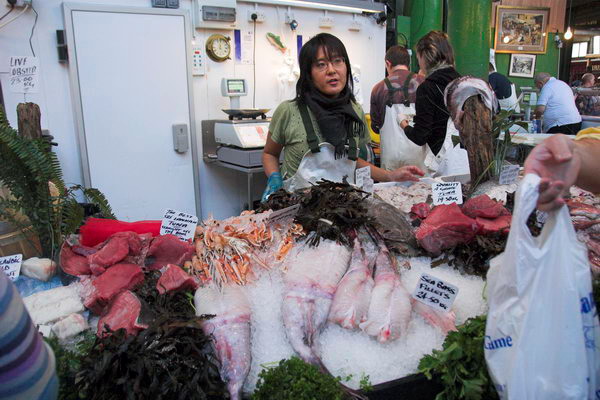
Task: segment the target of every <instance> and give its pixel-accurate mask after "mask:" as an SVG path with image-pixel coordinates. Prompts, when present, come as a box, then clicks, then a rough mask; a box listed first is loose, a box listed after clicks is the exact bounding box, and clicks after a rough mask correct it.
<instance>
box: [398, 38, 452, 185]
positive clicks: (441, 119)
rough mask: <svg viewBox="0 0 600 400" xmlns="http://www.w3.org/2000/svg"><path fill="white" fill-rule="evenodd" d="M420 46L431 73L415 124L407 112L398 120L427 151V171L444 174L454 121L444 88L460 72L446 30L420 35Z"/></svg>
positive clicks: (421, 90) (424, 64) (421, 92)
mask: <svg viewBox="0 0 600 400" xmlns="http://www.w3.org/2000/svg"><path fill="white" fill-rule="evenodd" d="M416 50H417V51H416V53H417V60H418V62H419V67H420V68H421V69H422V70H424V71H426V74H427V77H426V78H425V81H424V82H423V83H421V85H419V87H418V89H417V96H416V101H415V111H416V113H415V116H414V118H413V122H414V124H413V125H412V126H411V125H410V124H409V117H408V116H407V115H405V114H399V115H398V123H399V125H400V128H402V129H403V130H404V133H405V134H406V137H408V139H410V141H411V142H412V143H413V144H414V145H417V146H419V147H420V148H421V150H420V152H419V153H418V154H419V156H421V155H424V157H425V158H424V164H425V166H426V167H427V172H428V173H429V174H431V175H434V176H436V175H444V174H445V172H446V171H442V170H440V166H441V165H443V164H445V163H444V159H445V154H446V153H447V152H448V151H450V150H451V149H452V139H451V132H450V129H449V127H451V126H452V125H451V124H452V121H451V120H450V119H449V116H450V113H449V112H448V108H447V107H446V104H445V103H444V90H445V89H446V86H448V84H449V83H450V82H452V81H453V80H454V79H456V78H458V77H460V74H459V73H458V72H457V71H456V69H455V68H454V52H453V50H452V46H451V45H450V42H449V40H448V35H447V34H445V33H444V32H441V31H431V32H429V33H428V34H426V35H425V36H423V37H422V38H421V39H419V41H418V42H417V45H416Z"/></svg>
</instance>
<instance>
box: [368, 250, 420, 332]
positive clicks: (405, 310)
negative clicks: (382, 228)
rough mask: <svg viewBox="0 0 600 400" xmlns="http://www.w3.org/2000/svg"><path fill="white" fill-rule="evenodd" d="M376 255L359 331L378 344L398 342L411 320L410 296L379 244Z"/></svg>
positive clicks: (387, 255) (387, 254)
mask: <svg viewBox="0 0 600 400" xmlns="http://www.w3.org/2000/svg"><path fill="white" fill-rule="evenodd" d="M379 246H380V251H379V254H378V255H377V259H376V260H375V286H374V287H373V291H372V293H371V302H370V304H369V311H368V314H367V320H366V321H364V322H362V323H361V324H360V325H359V326H360V328H361V329H362V330H363V331H364V332H365V333H367V334H368V335H370V336H374V337H376V338H377V340H378V341H379V342H381V343H383V342H387V341H388V340H395V339H398V338H399V337H400V336H402V335H404V334H405V333H406V331H407V329H408V323H409V321H410V317H411V309H412V307H411V300H410V294H409V293H408V292H407V291H406V289H405V288H404V286H403V285H402V281H401V280H400V275H399V274H398V273H397V272H396V271H395V270H394V267H393V265H392V261H391V258H390V254H389V252H388V250H387V248H386V247H385V244H383V242H382V241H381V242H380V243H379Z"/></svg>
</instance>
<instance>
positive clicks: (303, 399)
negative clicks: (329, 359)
mask: <svg viewBox="0 0 600 400" xmlns="http://www.w3.org/2000/svg"><path fill="white" fill-rule="evenodd" d="M340 382H341V378H339V377H336V378H334V377H333V376H331V375H328V374H324V373H322V372H321V371H320V370H319V368H318V367H316V366H314V365H311V364H308V363H306V362H304V361H303V360H301V359H300V358H298V357H292V358H290V359H288V360H281V361H280V362H279V365H278V366H277V367H274V368H266V369H263V370H262V371H261V372H260V374H259V375H258V383H257V384H256V390H255V391H254V394H253V395H252V400H275V399H277V400H341V399H345V398H346V395H345V393H344V391H343V390H342V387H341V386H340Z"/></svg>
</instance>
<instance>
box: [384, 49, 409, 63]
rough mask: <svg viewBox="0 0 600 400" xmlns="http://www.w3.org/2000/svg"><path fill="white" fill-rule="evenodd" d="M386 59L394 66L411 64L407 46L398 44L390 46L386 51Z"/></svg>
mask: <svg viewBox="0 0 600 400" xmlns="http://www.w3.org/2000/svg"><path fill="white" fill-rule="evenodd" d="M385 60H386V61H389V62H390V64H392V67H395V66H396V65H406V66H407V67H408V65H409V64H410V55H409V54H408V50H406V47H402V46H398V45H396V46H392V47H390V48H389V49H388V51H387V52H386V53H385Z"/></svg>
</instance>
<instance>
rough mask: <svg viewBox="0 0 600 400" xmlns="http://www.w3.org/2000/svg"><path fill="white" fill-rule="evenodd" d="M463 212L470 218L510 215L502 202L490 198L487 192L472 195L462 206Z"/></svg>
mask: <svg viewBox="0 0 600 400" xmlns="http://www.w3.org/2000/svg"><path fill="white" fill-rule="evenodd" d="M462 211H463V213H464V214H465V215H466V216H468V217H471V218H476V217H483V218H496V217H499V216H500V215H510V211H508V210H507V209H506V208H504V206H503V205H502V203H500V202H497V201H496V200H492V199H491V198H490V197H489V196H488V195H487V194H482V195H481V196H476V197H472V198H470V199H469V200H467V201H466V202H465V204H463V206H462Z"/></svg>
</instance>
